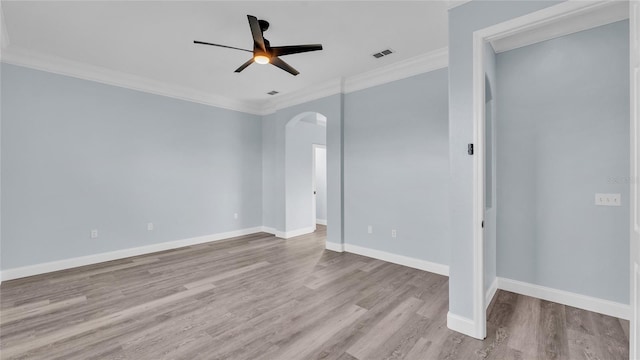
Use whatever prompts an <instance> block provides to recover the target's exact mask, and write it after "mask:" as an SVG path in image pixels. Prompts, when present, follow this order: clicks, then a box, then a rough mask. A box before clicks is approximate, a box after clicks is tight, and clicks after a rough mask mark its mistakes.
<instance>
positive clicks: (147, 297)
mask: <svg viewBox="0 0 640 360" xmlns="http://www.w3.org/2000/svg"><path fill="white" fill-rule="evenodd" d="M325 234H326V233H325V228H324V227H319V230H318V231H317V232H316V233H314V234H310V235H306V236H301V237H298V238H294V239H289V240H282V239H278V238H276V237H274V236H272V235H268V234H255V235H249V236H244V237H241V238H236V239H231V240H227V241H220V242H215V243H210V244H204V245H198V246H191V247H188V248H182V249H177V250H171V251H166V252H161V253H155V254H150V255H145V256H139V257H135V258H129V259H123V260H118V261H112V262H108V263H103V264H98V265H92V266H86V267H82V268H76V269H71V270H65V271H60V272H56V273H51V274H46V275H40V276H34V277H31V278H25V279H20V280H14V281H8V282H5V283H3V284H2V286H1V288H0V292H1V294H0V296H1V308H0V349H1V355H0V358H2V359H131V360H140V359H154V360H157V359H251V360H260V359H278V360H295V359H305V360H306V359H336V360H354V359H358V360H365V359H366V360H370V359H371V360H375V359H420V360H431V359H465V360H466V359H532V360H533V359H590V360H591V359H602V360H615V359H627V358H628V350H627V348H628V322H626V321H622V320H619V319H615V318H612V317H608V316H604V315H599V314H595V313H591V312H587V311H584V310H579V309H575V308H571V307H567V306H562V305H558V304H555V303H551V302H547V301H541V300H537V299H533V298H529V297H524V296H519V295H516V294H513V293H509V292H504V291H499V292H498V294H497V295H496V297H495V298H494V301H493V303H492V305H491V307H490V312H489V315H488V334H489V336H488V337H487V339H486V340H485V341H478V340H474V339H471V338H469V337H466V336H463V335H460V334H457V333H455V332H453V331H450V330H448V329H447V326H446V314H447V309H448V280H447V278H446V277H444V276H440V275H435V274H431V273H428V272H424V271H420V270H415V269H411V268H407V267H403V266H400V265H395V264H390V263H386V262H383V261H380V260H374V259H370V258H366V257H362V256H358V255H353V254H347V253H344V254H340V253H335V252H331V251H325V250H324V238H325Z"/></svg>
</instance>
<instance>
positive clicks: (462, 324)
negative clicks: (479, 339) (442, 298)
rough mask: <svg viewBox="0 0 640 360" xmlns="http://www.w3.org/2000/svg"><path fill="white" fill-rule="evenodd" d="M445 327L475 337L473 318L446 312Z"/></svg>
mask: <svg viewBox="0 0 640 360" xmlns="http://www.w3.org/2000/svg"><path fill="white" fill-rule="evenodd" d="M447 327H448V328H449V329H451V330H453V331H457V332H459V333H461V334H464V335H467V336H471V337H475V336H474V335H475V326H474V322H473V320H471V319H469V318H466V317H463V316H460V315H456V314H453V313H451V312H450V311H449V312H447Z"/></svg>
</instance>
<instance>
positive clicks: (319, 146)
mask: <svg viewBox="0 0 640 360" xmlns="http://www.w3.org/2000/svg"><path fill="white" fill-rule="evenodd" d="M311 147H312V149H313V150H312V151H311V157H312V159H311V189H312V190H311V191H312V194H311V198H312V199H311V204H312V205H311V206H312V209H311V217H312V220H313V221H312V224H313V229H314V231H315V229H316V224H317V220H318V214H317V213H316V207H317V203H316V202H317V197H318V196H317V194H318V189H316V185H317V184H316V152H317V151H318V149H325V151H326V150H327V146H326V145H322V144H312V145H311ZM323 225H326V221H325V224H323Z"/></svg>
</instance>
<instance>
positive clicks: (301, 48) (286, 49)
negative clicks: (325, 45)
mask: <svg viewBox="0 0 640 360" xmlns="http://www.w3.org/2000/svg"><path fill="white" fill-rule="evenodd" d="M318 50H322V45H321V44H310V45H292V46H274V47H272V48H271V54H273V56H284V55H291V54H299V53H303V52H309V51H318Z"/></svg>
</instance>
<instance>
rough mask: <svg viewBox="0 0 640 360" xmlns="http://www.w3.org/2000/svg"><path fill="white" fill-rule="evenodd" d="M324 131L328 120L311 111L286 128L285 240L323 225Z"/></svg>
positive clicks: (298, 117) (297, 116) (324, 204)
mask: <svg viewBox="0 0 640 360" xmlns="http://www.w3.org/2000/svg"><path fill="white" fill-rule="evenodd" d="M326 129H327V117H326V116H324V115H323V114H320V113H318V112H311V111H309V112H303V113H300V114H298V115H296V116H294V117H293V118H292V119H291V120H289V121H288V122H287V124H286V126H285V228H286V231H285V232H286V234H287V237H294V236H299V235H304V234H307V233H311V232H313V231H315V230H316V227H317V224H318V223H320V224H321V225H326V219H327V218H328V217H327V215H326V208H327V207H326V203H327V200H326V199H327V194H326V188H327V186H326V144H327V141H326V139H327V131H326ZM322 155H324V157H323V156H322ZM323 174H324V176H322V175H323ZM323 190H324V191H323ZM319 191H320V193H319ZM318 215H320V216H318ZM318 220H320V222H319V221H318ZM322 220H324V221H322ZM323 222H324V224H323Z"/></svg>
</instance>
